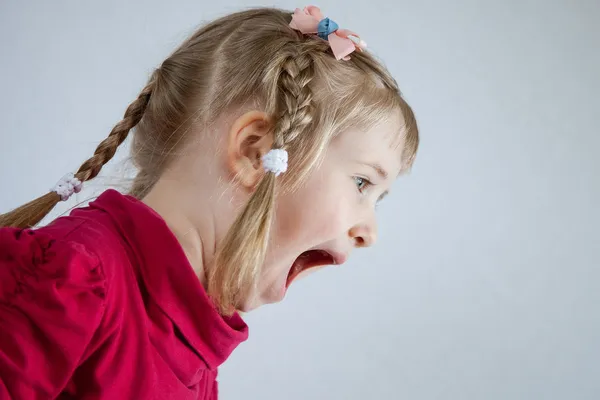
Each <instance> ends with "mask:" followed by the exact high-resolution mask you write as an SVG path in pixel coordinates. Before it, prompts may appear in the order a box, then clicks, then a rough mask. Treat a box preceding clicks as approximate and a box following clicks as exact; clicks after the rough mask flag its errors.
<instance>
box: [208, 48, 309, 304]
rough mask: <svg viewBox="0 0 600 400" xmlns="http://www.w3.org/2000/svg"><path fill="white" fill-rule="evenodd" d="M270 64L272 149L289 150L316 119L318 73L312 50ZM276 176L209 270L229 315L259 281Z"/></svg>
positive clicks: (211, 286)
mask: <svg viewBox="0 0 600 400" xmlns="http://www.w3.org/2000/svg"><path fill="white" fill-rule="evenodd" d="M292 48H295V47H292ZM271 65H272V66H274V71H273V73H274V78H273V80H272V82H271V84H272V89H271V95H270V96H269V101H268V102H269V103H271V104H268V105H267V107H266V108H267V109H273V110H277V111H276V114H275V116H274V127H273V148H284V149H285V147H286V145H287V144H289V143H290V142H292V141H293V140H294V139H295V138H297V137H298V136H299V135H301V134H302V133H303V132H304V130H305V129H306V128H307V127H308V126H309V125H310V124H311V123H312V121H313V118H314V107H313V104H312V99H313V93H312V91H311V88H310V85H309V84H310V82H311V81H312V79H313V77H314V64H313V60H312V58H311V57H310V54H309V53H308V52H306V53H298V52H296V53H294V52H291V53H288V52H285V51H282V52H281V54H280V55H279V57H277V58H276V59H274V60H273V61H272V64H271ZM268 76H269V74H268V73H267V77H268ZM271 76H272V75H271ZM271 107H272V108H271ZM292 156H293V155H292ZM277 179H278V178H276V177H275V175H274V174H272V173H266V174H265V176H264V177H263V179H262V180H261V182H260V183H259V185H258V187H257V188H256V190H255V192H254V193H253V194H252V196H251V198H250V200H249V201H248V203H247V204H246V206H245V208H244V210H243V211H242V212H241V213H240V214H239V216H238V217H237V219H236V220H235V222H234V223H233V226H232V227H231V228H230V229H229V231H228V233H227V235H226V236H225V238H224V240H223V243H222V245H221V246H220V249H219V251H218V252H217V257H216V261H215V264H214V266H213V267H212V268H211V269H210V270H209V277H208V278H209V279H208V292H209V294H210V295H211V297H213V299H214V301H215V304H216V305H217V306H218V307H219V308H220V311H221V312H223V313H231V312H232V311H233V308H234V307H235V306H236V305H237V304H239V302H240V301H241V300H242V299H244V298H245V297H246V296H247V294H248V292H249V291H250V290H251V289H252V288H253V285H254V284H255V283H256V281H257V278H258V275H259V272H260V267H261V265H262V264H263V262H264V258H265V253H266V248H267V244H268V241H269V235H270V228H271V224H272V222H273V216H274V200H275V199H274V198H275V187H276V181H277ZM249 282H250V283H252V284H250V285H249V284H248V283H249Z"/></svg>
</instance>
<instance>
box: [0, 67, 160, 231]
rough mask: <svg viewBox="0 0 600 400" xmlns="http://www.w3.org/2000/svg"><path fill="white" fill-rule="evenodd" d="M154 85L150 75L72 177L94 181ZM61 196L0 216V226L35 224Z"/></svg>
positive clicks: (45, 197)
mask: <svg viewBox="0 0 600 400" xmlns="http://www.w3.org/2000/svg"><path fill="white" fill-rule="evenodd" d="M153 86H154V75H153V77H152V78H151V79H150V80H149V82H148V84H147V85H146V86H145V87H144V89H142V91H141V93H140V94H139V96H138V97H137V99H135V100H134V101H133V102H132V103H131V104H130V105H129V107H127V110H126V111H125V114H124V116H123V119H122V120H121V121H119V122H118V123H117V124H116V125H115V127H114V128H113V129H112V130H111V132H110V134H109V135H108V137H107V138H106V139H104V140H103V141H102V142H100V144H99V145H98V146H97V147H96V150H95V151H94V155H93V156H92V157H90V158H89V159H87V160H86V161H85V162H84V163H83V164H81V166H80V167H79V170H78V171H77V173H76V174H75V177H76V178H77V179H79V180H80V181H81V182H85V181H89V180H91V179H93V178H95V177H96V176H97V175H98V173H99V172H100V170H101V169H102V167H103V166H104V164H106V163H107V162H108V161H110V159H111V158H112V157H113V156H114V155H115V152H116V151H117V148H118V147H119V145H121V143H123V141H124V140H125V139H126V138H127V135H128V134H129V131H130V130H131V129H132V128H133V127H134V126H136V125H137V123H138V122H139V121H140V120H141V119H142V116H143V115H144V111H145V110H146V107H147V105H148V102H149V100H150V96H151V94H152V90H153ZM60 200H61V197H60V196H59V195H58V194H57V193H55V192H50V193H47V194H45V195H43V196H41V197H39V198H37V199H35V200H33V201H30V202H29V203H27V204H24V205H22V206H20V207H18V208H16V209H14V210H12V211H10V212H8V213H6V214H2V215H0V227H16V228H30V227H33V226H35V225H37V224H38V223H39V222H40V221H41V220H42V219H43V218H44V217H45V216H46V215H48V213H49V212H50V211H52V209H53V208H54V207H55V206H56V204H58V202H59V201H60Z"/></svg>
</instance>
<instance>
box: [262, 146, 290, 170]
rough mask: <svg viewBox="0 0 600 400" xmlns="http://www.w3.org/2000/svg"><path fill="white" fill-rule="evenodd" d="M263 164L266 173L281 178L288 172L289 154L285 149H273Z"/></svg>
mask: <svg viewBox="0 0 600 400" xmlns="http://www.w3.org/2000/svg"><path fill="white" fill-rule="evenodd" d="M262 162H263V167H264V169H265V171H267V172H272V173H274V174H275V176H279V174H282V173H284V172H285V171H287V167H288V153H287V151H285V150H283V149H272V150H270V151H269V152H268V153H267V154H265V155H264V156H263V157H262Z"/></svg>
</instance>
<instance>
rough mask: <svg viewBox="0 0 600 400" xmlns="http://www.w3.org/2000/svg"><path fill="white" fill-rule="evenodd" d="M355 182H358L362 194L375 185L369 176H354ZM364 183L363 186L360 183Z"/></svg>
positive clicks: (357, 186) (357, 185)
mask: <svg viewBox="0 0 600 400" xmlns="http://www.w3.org/2000/svg"><path fill="white" fill-rule="evenodd" d="M354 182H355V183H356V188H357V189H358V191H359V192H360V193H362V194H364V193H365V190H366V189H368V188H370V187H371V186H373V183H372V182H371V181H370V180H368V179H367V178H363V177H361V176H355V177H354ZM361 183H362V184H363V186H362V187H361V185H360V184H361Z"/></svg>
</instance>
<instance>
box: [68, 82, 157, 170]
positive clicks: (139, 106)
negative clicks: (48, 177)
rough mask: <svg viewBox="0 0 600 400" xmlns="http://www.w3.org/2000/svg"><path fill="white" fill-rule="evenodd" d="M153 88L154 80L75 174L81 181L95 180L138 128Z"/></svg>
mask: <svg viewBox="0 0 600 400" xmlns="http://www.w3.org/2000/svg"><path fill="white" fill-rule="evenodd" d="M153 86H154V79H150V82H149V83H148V84H147V85H146V87H144V89H142V91H141V93H140V94H139V96H138V98H137V99H135V100H134V101H133V102H132V103H131V104H130V105H129V107H127V110H126V111H125V115H124V116H123V119H122V120H121V121H119V122H118V123H117V124H116V125H115V126H114V128H113V129H112V131H110V133H109V135H108V137H107V138H106V139H104V140H103V141H102V142H100V144H99V145H98V147H96V151H94V155H93V156H92V157H90V158H88V159H87V160H86V161H85V162H84V163H83V164H81V166H80V167H79V170H78V171H77V173H76V174H75V176H77V178H79V180H80V181H82V182H85V181H89V180H91V179H94V178H95V177H96V176H97V175H98V173H99V172H100V170H101V169H102V167H103V166H104V164H106V163H107V162H109V161H110V160H111V159H112V158H113V156H114V155H115V153H116V151H117V148H118V147H119V146H120V145H121V143H123V142H124V141H125V139H126V138H127V135H128V134H129V131H130V130H131V129H132V128H133V127H134V126H136V125H137V124H138V123H139V122H140V120H141V119H142V117H143V116H144V112H145V111H146V107H147V106H148V102H149V101H150V95H151V94H152V88H153Z"/></svg>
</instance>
